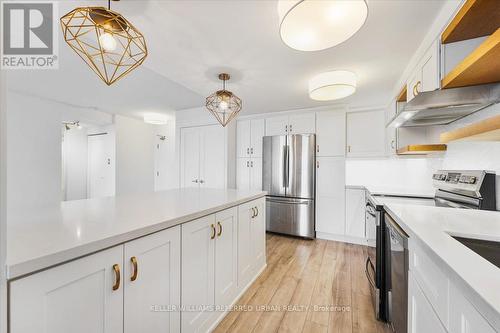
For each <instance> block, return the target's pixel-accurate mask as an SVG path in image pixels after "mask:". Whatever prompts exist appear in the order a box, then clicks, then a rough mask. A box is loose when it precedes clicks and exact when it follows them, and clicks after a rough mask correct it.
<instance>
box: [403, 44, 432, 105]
mask: <svg viewBox="0 0 500 333" xmlns="http://www.w3.org/2000/svg"><path fill="white" fill-rule="evenodd" d="M436 89H439V42H438V40H435V41H434V42H433V43H432V45H431V47H430V48H429V49H428V50H427V52H426V53H425V54H424V56H423V57H422V59H421V60H420V61H419V63H418V64H417V66H416V67H415V69H414V70H413V72H412V74H411V75H410V77H409V80H408V81H407V86H406V94H407V95H406V100H407V101H408V102H409V101H411V100H412V99H413V98H414V97H415V96H417V95H418V94H419V93H421V92H423V91H432V90H436Z"/></svg>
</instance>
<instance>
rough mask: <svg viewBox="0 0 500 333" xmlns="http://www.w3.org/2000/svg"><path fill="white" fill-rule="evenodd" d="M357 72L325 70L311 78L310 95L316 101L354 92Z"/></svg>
mask: <svg viewBox="0 0 500 333" xmlns="http://www.w3.org/2000/svg"><path fill="white" fill-rule="evenodd" d="M355 91H356V74H354V73H353V72H349V71H332V72H325V73H321V74H318V75H316V76H314V77H313V78H312V79H310V80H309V97H310V98H311V99H314V100H316V101H332V100H335V99H341V98H344V97H347V96H350V95H352V94H354V92H355Z"/></svg>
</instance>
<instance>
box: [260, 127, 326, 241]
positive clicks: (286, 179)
mask: <svg viewBox="0 0 500 333" xmlns="http://www.w3.org/2000/svg"><path fill="white" fill-rule="evenodd" d="M315 147H316V135H314V134H294V135H277V136H265V137H264V143H263V149H264V151H263V166H262V173H263V174H262V186H263V190H264V191H267V195H268V196H267V197H266V226H267V230H268V231H272V232H277V233H282V234H288V235H294V236H300V237H306V238H315V236H316V233H315V216H314V193H315V182H316V168H315V164H316V150H315Z"/></svg>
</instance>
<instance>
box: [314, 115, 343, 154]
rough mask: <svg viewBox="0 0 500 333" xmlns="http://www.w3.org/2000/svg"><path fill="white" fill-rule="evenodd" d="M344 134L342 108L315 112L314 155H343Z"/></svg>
mask: <svg viewBox="0 0 500 333" xmlns="http://www.w3.org/2000/svg"><path fill="white" fill-rule="evenodd" d="M345 136H346V123H345V112H344V111H343V110H342V111H340V110H336V111H322V112H317V113H316V156H344V155H345Z"/></svg>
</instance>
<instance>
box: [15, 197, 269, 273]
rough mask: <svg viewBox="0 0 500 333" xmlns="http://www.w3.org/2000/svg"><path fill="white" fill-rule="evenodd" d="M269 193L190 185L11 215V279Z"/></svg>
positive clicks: (76, 202)
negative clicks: (198, 187) (202, 187)
mask: <svg viewBox="0 0 500 333" xmlns="http://www.w3.org/2000/svg"><path fill="white" fill-rule="evenodd" d="M265 194H266V193H265V192H262V191H242V190H232V189H224V190H222V189H221V190H219V189H194V188H191V189H189V188H186V189H175V190H168V191H162V192H155V193H148V194H141V195H129V196H118V197H107V198H96V199H88V200H77V201H68V202H63V203H61V205H60V206H59V207H57V208H55V209H46V210H45V211H44V210H36V211H29V210H28V212H27V213H23V214H17V215H15V216H9V220H8V224H7V263H6V266H7V267H6V270H7V278H8V279H13V278H16V277H20V276H23V275H26V274H30V273H33V272H35V271H38V270H41V269H44V268H47V267H51V266H53V265H57V264H59V263H63V262H65V261H69V260H72V259H75V258H78V257H81V256H84V255H87V254H90V253H93V252H96V251H99V250H102V249H105V248H108V247H111V246H115V245H118V244H121V243H124V242H126V241H129V240H132V239H135V238H138V237H141V236H145V235H147V234H150V233H153V232H156V231H159V230H163V229H166V228H170V227H173V226H175V225H178V224H181V223H184V222H187V221H191V220H194V219H197V218H199V217H202V216H205V215H209V214H212V213H214V212H217V211H220V210H223V209H226V208H229V207H233V206H236V205H239V204H241V203H244V202H247V201H251V200H254V199H257V198H260V197H263V196H265ZM11 215H12V214H11Z"/></svg>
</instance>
